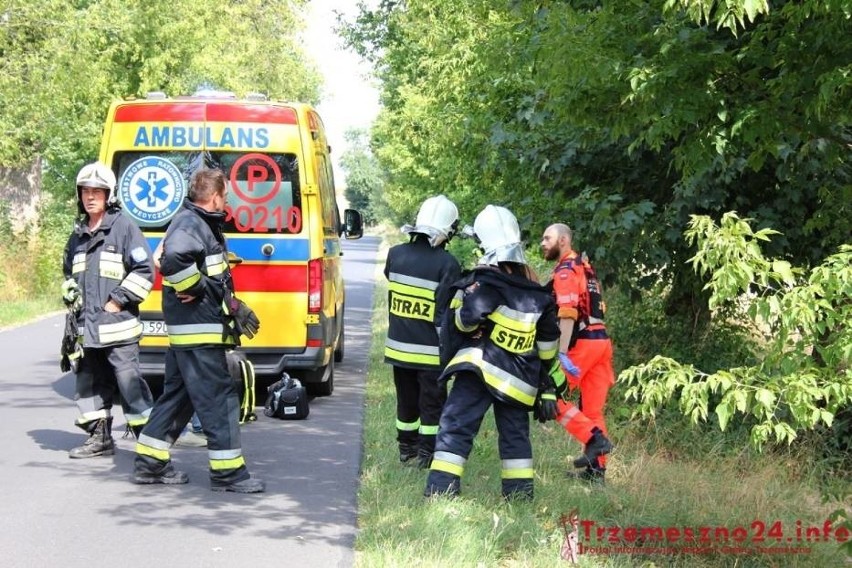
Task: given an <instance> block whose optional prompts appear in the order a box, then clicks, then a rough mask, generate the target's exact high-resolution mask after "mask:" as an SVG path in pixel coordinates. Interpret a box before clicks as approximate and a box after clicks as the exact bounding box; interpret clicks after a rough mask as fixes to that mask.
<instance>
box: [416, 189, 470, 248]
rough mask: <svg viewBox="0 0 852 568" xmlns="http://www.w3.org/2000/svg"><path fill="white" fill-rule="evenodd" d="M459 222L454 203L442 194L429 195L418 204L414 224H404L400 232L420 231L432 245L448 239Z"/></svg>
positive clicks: (434, 245)
mask: <svg viewBox="0 0 852 568" xmlns="http://www.w3.org/2000/svg"><path fill="white" fill-rule="evenodd" d="M458 224H459V210H458V208H457V207H456V205H455V203H453V202H452V201H450V200H449V199H447V198H446V197H445V196H443V195H436V196H435V197H430V198H429V199H427V200H426V201H424V202H423V204H422V205H420V210H419V211H418V212H417V221H416V222H415V225H414V226H411V225H405V226H404V227H402V232H403V233H406V234H411V233H420V234H423V235H426V236H427V237H428V238H429V244H430V245H432V246H433V247H437V246H440V245H442V244H444V243H447V242H449V241H450V239H451V238H453V235H454V234H455V232H456V228H457V227H458Z"/></svg>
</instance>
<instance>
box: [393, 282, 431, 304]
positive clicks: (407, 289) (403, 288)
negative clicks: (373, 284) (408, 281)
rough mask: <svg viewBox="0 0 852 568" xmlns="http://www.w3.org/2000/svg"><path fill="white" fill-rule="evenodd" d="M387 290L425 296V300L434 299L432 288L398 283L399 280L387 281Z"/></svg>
mask: <svg viewBox="0 0 852 568" xmlns="http://www.w3.org/2000/svg"><path fill="white" fill-rule="evenodd" d="M388 290H390V291H391V292H396V293H398V294H405V295H406V296H416V297H418V298H425V299H427V300H433V301H434V300H435V291H434V290H425V289H423V288H416V287H414V286H407V285H405V284H400V283H399V282H389V283H388Z"/></svg>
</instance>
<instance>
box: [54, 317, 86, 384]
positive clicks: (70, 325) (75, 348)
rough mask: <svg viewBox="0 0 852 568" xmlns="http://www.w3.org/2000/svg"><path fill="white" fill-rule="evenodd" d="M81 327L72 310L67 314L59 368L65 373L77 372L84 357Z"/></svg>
mask: <svg viewBox="0 0 852 568" xmlns="http://www.w3.org/2000/svg"><path fill="white" fill-rule="evenodd" d="M78 333H79V328H78V327H77V317H76V316H75V315H74V313H73V312H72V311H70V310H69V312H68V313H67V314H66V315H65V332H64V333H63V335H62V346H61V348H60V355H61V356H62V358H61V359H60V360H59V368H60V370H61V371H62V372H63V373H67V372H68V371H71V370H73V371H74V372H75V373H76V372H77V365H78V364H79V362H80V359H82V358H83V347H82V345H80V343H79V341H78V337H77V336H78Z"/></svg>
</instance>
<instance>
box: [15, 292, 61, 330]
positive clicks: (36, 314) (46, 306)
mask: <svg viewBox="0 0 852 568" xmlns="http://www.w3.org/2000/svg"><path fill="white" fill-rule="evenodd" d="M62 309H63V308H62V301H61V300H60V299H59V297H58V295H57V297H55V298H34V299H32V300H9V301H6V300H4V301H3V302H0V329H2V328H6V327H11V326H15V325H19V324H22V323H26V322H29V321H32V320H34V319H38V318H41V317H44V316H46V315H50V314H52V313H55V312H57V311H61V310H62Z"/></svg>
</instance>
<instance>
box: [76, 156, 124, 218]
mask: <svg viewBox="0 0 852 568" xmlns="http://www.w3.org/2000/svg"><path fill="white" fill-rule="evenodd" d="M81 187H97V188H101V189H103V190H106V194H107V206H108V207H109V206H110V205H114V204H115V202H116V201H115V174H114V173H113V172H112V170H111V169H110V168H109V166H107V165H106V164H104V163H102V162H93V163H91V164H86V165H85V166H83V167H82V168H81V169H80V173H78V174H77V207H78V209H79V210H80V212H81V213H82V212H83V211H84V209H83V203H82V200H81V199H80V188H81Z"/></svg>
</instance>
